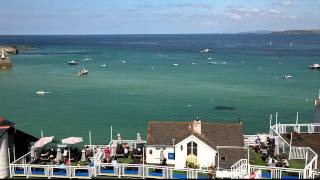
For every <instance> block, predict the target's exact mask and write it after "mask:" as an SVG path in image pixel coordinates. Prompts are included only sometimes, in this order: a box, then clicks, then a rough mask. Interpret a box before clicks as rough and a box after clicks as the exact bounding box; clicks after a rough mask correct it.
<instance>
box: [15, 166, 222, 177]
mask: <svg viewBox="0 0 320 180" xmlns="http://www.w3.org/2000/svg"><path fill="white" fill-rule="evenodd" d="M10 171H11V174H10V177H17V176H25V177H27V178H32V177H42V178H43V177H45V178H52V177H53V178H93V177H95V176H99V177H103V176H111V177H119V178H120V177H136V178H159V179H177V178H183V179H196V178H199V179H204V178H209V177H210V172H209V171H208V170H201V169H190V168H185V169H177V168H174V167H168V166H155V165H145V164H122V163H118V164H112V163H99V164H97V167H96V168H95V167H89V166H65V167H60V166H57V165H34V164H10ZM217 174H219V173H217Z"/></svg>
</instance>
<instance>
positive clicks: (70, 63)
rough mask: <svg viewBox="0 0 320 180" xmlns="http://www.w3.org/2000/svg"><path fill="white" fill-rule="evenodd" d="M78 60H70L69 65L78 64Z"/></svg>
mask: <svg viewBox="0 0 320 180" xmlns="http://www.w3.org/2000/svg"><path fill="white" fill-rule="evenodd" d="M78 64H79V62H78V61H75V60H72V61H70V62H69V65H78Z"/></svg>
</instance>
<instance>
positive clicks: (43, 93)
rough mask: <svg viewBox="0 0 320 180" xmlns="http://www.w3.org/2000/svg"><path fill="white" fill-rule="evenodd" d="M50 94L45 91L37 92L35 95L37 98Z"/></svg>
mask: <svg viewBox="0 0 320 180" xmlns="http://www.w3.org/2000/svg"><path fill="white" fill-rule="evenodd" d="M49 93H50V92H47V91H37V92H36V94H37V95H39V96H44V95H45V94H49Z"/></svg>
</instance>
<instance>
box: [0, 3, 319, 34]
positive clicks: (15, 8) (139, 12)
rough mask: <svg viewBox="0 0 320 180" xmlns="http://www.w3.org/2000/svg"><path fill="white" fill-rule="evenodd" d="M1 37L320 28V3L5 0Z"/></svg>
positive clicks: (0, 11)
mask: <svg viewBox="0 0 320 180" xmlns="http://www.w3.org/2000/svg"><path fill="white" fill-rule="evenodd" d="M0 17H1V18H0V34H2V35H7V34H13V35H21V34H35V35H37V34H188V33H237V32H247V31H255V30H272V31H279V30H288V29H320V0H201V1H200V0H161V1H160V0H0Z"/></svg>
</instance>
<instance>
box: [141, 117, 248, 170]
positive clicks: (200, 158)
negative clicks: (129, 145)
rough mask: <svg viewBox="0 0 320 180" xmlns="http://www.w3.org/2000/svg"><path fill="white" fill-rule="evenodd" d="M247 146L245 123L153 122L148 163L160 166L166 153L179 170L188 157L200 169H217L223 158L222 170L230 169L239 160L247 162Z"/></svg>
mask: <svg viewBox="0 0 320 180" xmlns="http://www.w3.org/2000/svg"><path fill="white" fill-rule="evenodd" d="M226 146H227V147H226ZM243 146H244V137H243V126H242V124H241V123H204V122H201V121H200V120H198V119H197V120H193V121H192V122H159V121H150V122H149V128H148V137H147V146H146V162H147V163H148V164H160V156H161V155H160V153H161V151H162V153H163V155H164V157H165V158H166V159H167V162H166V163H167V164H168V165H172V166H175V167H176V168H185V167H186V161H187V157H188V156H189V155H191V154H193V155H195V156H196V160H197V164H198V165H199V167H200V168H207V167H209V166H210V165H217V163H218V157H219V167H220V168H227V169H229V168H230V167H231V165H233V164H234V163H235V162H237V161H238V160H239V159H241V158H246V152H245V151H243V150H242V149H241V147H243ZM238 147H240V148H238Z"/></svg>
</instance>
